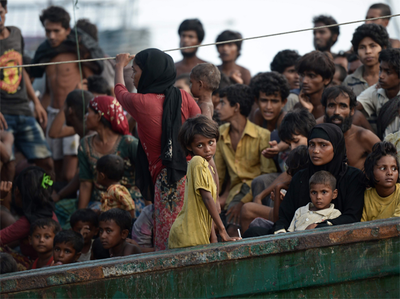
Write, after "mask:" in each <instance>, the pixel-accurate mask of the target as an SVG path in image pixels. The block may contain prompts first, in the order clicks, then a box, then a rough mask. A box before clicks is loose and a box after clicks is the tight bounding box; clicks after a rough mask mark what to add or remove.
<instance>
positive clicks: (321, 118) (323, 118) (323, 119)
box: [316, 116, 325, 125]
mask: <svg viewBox="0 0 400 299" xmlns="http://www.w3.org/2000/svg"><path fill="white" fill-rule="evenodd" d="M316 122H317V125H319V124H323V123H324V122H325V116H321V117H318V118H317V120H316Z"/></svg>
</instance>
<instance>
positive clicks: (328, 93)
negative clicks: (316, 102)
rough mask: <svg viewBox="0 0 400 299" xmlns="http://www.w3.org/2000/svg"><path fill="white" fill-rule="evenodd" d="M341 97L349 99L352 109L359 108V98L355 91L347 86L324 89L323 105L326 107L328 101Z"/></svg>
mask: <svg viewBox="0 0 400 299" xmlns="http://www.w3.org/2000/svg"><path fill="white" fill-rule="evenodd" d="M339 95H343V96H345V97H348V98H349V106H350V109H353V108H354V107H356V106H357V97H356V95H355V93H354V92H353V90H352V89H351V88H350V87H348V86H345V85H337V86H330V87H327V88H325V89H324V92H323V93H322V96H321V104H322V106H324V107H326V105H327V104H328V100H330V99H336V98H337V97H338V96H339Z"/></svg>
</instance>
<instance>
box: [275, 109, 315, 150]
mask: <svg viewBox="0 0 400 299" xmlns="http://www.w3.org/2000/svg"><path fill="white" fill-rule="evenodd" d="M316 124H317V123H316V121H315V118H314V116H313V115H312V114H311V113H310V112H308V110H307V109H295V110H293V111H290V112H288V113H287V114H286V115H285V117H284V118H283V120H282V122H281V125H280V127H279V129H278V134H279V138H280V139H281V140H282V141H284V142H287V143H289V142H290V141H292V140H293V135H302V136H304V137H308V135H309V134H310V132H311V130H312V128H313V127H314V126H315V125H316Z"/></svg>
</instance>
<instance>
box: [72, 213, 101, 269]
mask: <svg viewBox="0 0 400 299" xmlns="http://www.w3.org/2000/svg"><path fill="white" fill-rule="evenodd" d="M70 224H71V228H72V230H73V231H74V232H77V233H79V234H81V235H82V237H83V240H84V242H83V248H82V254H81V256H80V257H79V259H78V262H84V261H89V260H90V256H91V253H92V244H93V237H94V236H96V235H97V234H98V232H99V216H97V213H96V212H95V211H93V210H92V209H79V210H76V211H75V212H74V213H73V214H72V215H71V219H70Z"/></svg>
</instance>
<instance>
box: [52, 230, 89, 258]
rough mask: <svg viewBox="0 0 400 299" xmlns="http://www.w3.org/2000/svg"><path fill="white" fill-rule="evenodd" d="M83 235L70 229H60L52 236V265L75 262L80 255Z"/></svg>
mask: <svg viewBox="0 0 400 299" xmlns="http://www.w3.org/2000/svg"><path fill="white" fill-rule="evenodd" d="M82 248H83V237H82V235H81V234H79V233H76V232H74V231H72V230H62V231H60V232H59V233H58V234H57V235H56V236H55V238H54V250H53V258H54V261H53V266H57V265H66V264H71V263H75V262H77V261H78V259H79V257H80V256H81V253H82Z"/></svg>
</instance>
